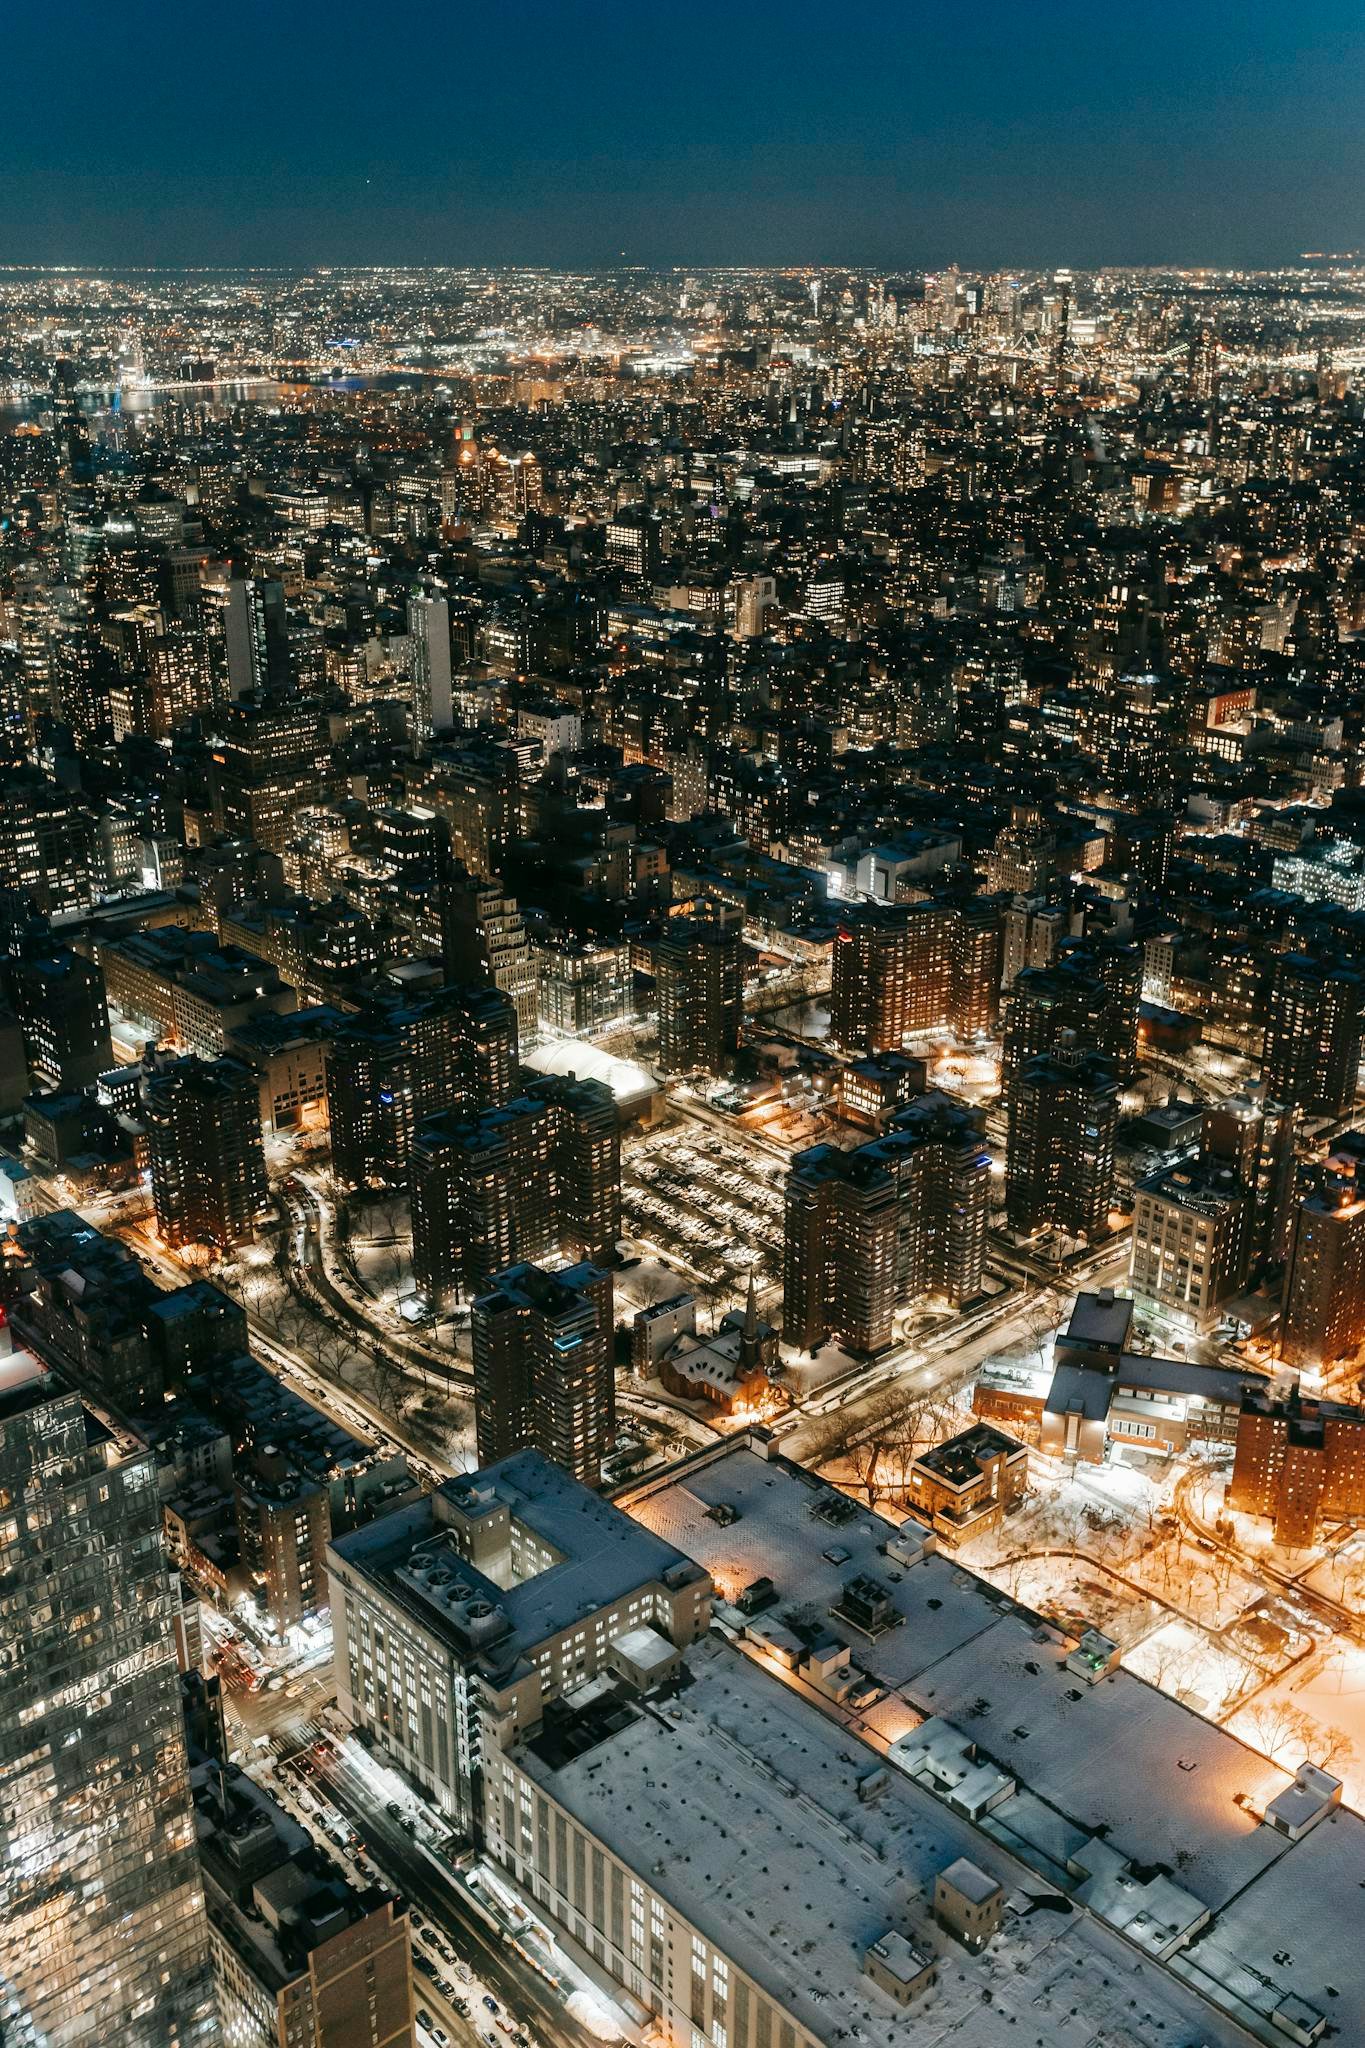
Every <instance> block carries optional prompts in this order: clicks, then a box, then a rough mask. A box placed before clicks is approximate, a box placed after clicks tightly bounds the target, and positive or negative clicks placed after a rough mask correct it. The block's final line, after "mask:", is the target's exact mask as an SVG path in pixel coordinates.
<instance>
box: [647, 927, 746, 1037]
mask: <svg viewBox="0 0 1365 2048" xmlns="http://www.w3.org/2000/svg"><path fill="white" fill-rule="evenodd" d="M653 964H654V976H655V986H656V989H657V998H658V1008H659V1065H660V1067H661V1069H662V1070H663V1072H664V1073H665V1074H692V1073H698V1072H700V1073H705V1074H728V1073H730V1072H731V1070H732V1068H733V1066H734V1061H735V1054H736V1053H737V1052H738V1051H739V1031H740V1025H741V1023H742V1022H743V1016H744V982H743V974H742V968H741V953H740V934H739V925H738V924H737V923H726V922H722V921H721V920H720V919H714V918H702V917H690V916H673V917H669V918H668V919H666V920H665V923H664V928H663V931H662V933H661V935H660V937H659V939H658V940H657V941H656V943H655V945H654V948H653Z"/></svg>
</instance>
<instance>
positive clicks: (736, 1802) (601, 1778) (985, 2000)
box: [517, 1635, 1237, 2048]
mask: <svg viewBox="0 0 1365 2048" xmlns="http://www.w3.org/2000/svg"><path fill="white" fill-rule="evenodd" d="M685 1669H686V1673H687V1677H688V1679H689V1680H690V1683H687V1684H685V1685H684V1687H683V1689H682V1691H681V1692H680V1693H679V1695H678V1696H677V1697H676V1698H675V1699H672V1700H669V1701H667V1702H666V1703H664V1704H662V1705H659V1706H643V1707H640V1708H639V1709H638V1710H637V1711H636V1712H635V1713H634V1714H633V1715H628V1716H627V1715H623V1714H619V1713H618V1714H615V1715H611V1714H598V1715H597V1717H596V1719H595V1721H594V1723H593V1725H592V1727H591V1728H590V1729H588V1730H587V1731H586V1734H587V1737H588V1740H589V1746H587V1747H585V1748H583V1749H581V1750H578V1751H577V1753H571V1752H570V1751H569V1750H566V1749H564V1748H562V1747H560V1748H556V1749H555V1750H554V1752H553V1753H552V1758H551V1757H547V1756H546V1755H544V1754H541V1753H540V1749H541V1747H542V1746H541V1745H536V1744H533V1745H531V1746H529V1747H527V1748H525V1749H523V1750H521V1751H519V1752H518V1755H517V1761H518V1762H519V1763H520V1765H521V1767H522V1769H523V1770H524V1771H525V1772H526V1775H527V1776H528V1777H530V1778H531V1779H533V1780H534V1782H536V1783H537V1784H538V1785H540V1786H541V1787H542V1789H543V1790H544V1791H545V1792H546V1793H547V1794H548V1795H549V1796H550V1797H551V1798H552V1799H554V1800H556V1801H557V1802H558V1803H559V1805H560V1806H562V1807H563V1808H564V1809H565V1810H566V1811H567V1812H568V1813H570V1814H571V1815H572V1816H573V1817H574V1818H575V1819H576V1820H577V1821H579V1822H580V1823H581V1824H582V1825H583V1826H584V1827H585V1828H586V1829H588V1830H589V1831H590V1832H591V1833H592V1834H593V1835H594V1836H596V1837H597V1838H598V1839H599V1840H600V1841H602V1842H603V1843H604V1844H605V1845H606V1847H607V1848H608V1849H610V1850H611V1851H612V1852H613V1853H614V1854H615V1855H617V1856H618V1857H620V1858H621V1860H622V1861H624V1862H625V1863H626V1864H628V1865H630V1866H631V1867H634V1868H636V1869H640V1870H642V1871H645V1872H647V1873H648V1879H649V1882H650V1884H651V1885H652V1886H653V1887H654V1889H655V1890H656V1891H657V1892H658V1893H659V1894H660V1895H661V1896H662V1897H663V1898H664V1899H665V1900H667V1902H668V1903H669V1904H670V1905H671V1906H672V1907H673V1908H674V1910H675V1911H676V1912H678V1913H679V1914H680V1915H681V1916H682V1917H683V1918H684V1919H685V1920H687V1921H688V1922H690V1923H691V1925H692V1926H694V1927H695V1928H697V1929H698V1930H699V1931H700V1932H701V1934H702V1935H703V1936H704V1937H705V1938H706V1939H707V1940H708V1941H710V1942H711V1943H713V1944H714V1946H715V1947H716V1948H717V1949H718V1950H719V1951H720V1952H721V1953H722V1954H725V1955H727V1956H729V1957H730V1958H731V1959H732V1960H733V1961H734V1962H735V1963H736V1964H737V1965H738V1966H739V1967H740V1968H741V1969H742V1970H743V1971H744V1972H745V1973H746V1975H748V1976H749V1977H750V1978H751V1979H752V1980H753V1981H754V1982H755V1983H757V1984H759V1985H760V1986H762V1987H763V1988H764V1989H765V1990H767V1991H768V1992H769V1993H770V1994H771V1995H772V1997H773V1998H774V1999H775V2000H777V2001H778V2002H779V2003H780V2004H781V2005H782V2006H783V2007H784V2008H785V2009H786V2010H787V2011H789V2012H790V2013H791V2014H792V2015H793V2017H794V2018H795V2019H796V2020H797V2021H798V2022H799V2024H800V2025H801V2026H802V2027H803V2028H806V2029H808V2030H809V2032H810V2033H811V2034H812V2035H813V2036H814V2038H815V2039H817V2040H826V2041H829V2040H834V2039H836V2038H846V2037H847V2036H848V2035H849V2034H850V2033H853V2034H855V2035H856V2037H857V2039H858V2040H859V2041H860V2042H861V2043H863V2044H864V2048H904V2043H905V2041H906V2039H907V2028H908V2029H909V2031H910V2032H913V2033H914V2035H915V2038H917V2039H919V2038H923V2039H924V2040H925V2042H926V2043H928V2042H938V2041H944V2042H946V2041H949V2040H958V2039H960V2040H962V2041H964V2042H965V2041H970V2043H971V2048H1022V2044H1024V2043H1028V2044H1030V2048H1031V2044H1032V2043H1033V2042H1034V2041H1036V2040H1038V2039H1043V2040H1045V2041H1046V2042H1047V2044H1048V2048H1093V2044H1094V2043H1095V2042H1096V2041H1097V2040H1099V2041H1104V2042H1108V2041H1110V2040H1112V2041H1113V2042H1115V2043H1118V2042H1120V2041H1121V2042H1123V2044H1124V2048H1159V2044H1160V2048H1172V2044H1177V2043H1180V2044H1183V2043H1184V2042H1186V2041H1196V2040H1197V2041H1202V2042H1208V2043H1209V2044H1211V2048H1213V2044H1217V2048H1231V2044H1232V2042H1233V2041H1234V2040H1235V2039H1236V2038H1237V2036H1236V2035H1235V2033H1234V2031H1233V2030H1232V2029H1231V2028H1225V2027H1224V2026H1223V2025H1222V2023H1221V2022H1220V2021H1219V2020H1218V2019H1217V2018H1216V2017H1215V2016H1214V2015H1212V2014H1211V2013H1210V2012H1209V2011H1208V2009H1207V2007H1205V2006H1203V2005H1202V2003H1201V2002H1200V2001H1199V2000H1198V1999H1197V1998H1196V1997H1195V1996H1194V1995H1193V1994H1191V1993H1190V1992H1189V1991H1188V1990H1187V1989H1186V1988H1185V1987H1183V1986H1182V1985H1180V1984H1179V1983H1178V1982H1176V1981H1175V1980H1174V1979H1172V1978H1164V1977H1162V1976H1161V1975H1160V1974H1159V1973H1157V1972H1155V1971H1153V1970H1152V1969H1151V1968H1150V1967H1147V1968H1144V1967H1143V1964H1142V1961H1141V1959H1140V1958H1139V1957H1137V1956H1135V1955H1134V1954H1132V1953H1130V1952H1129V1951H1127V1950H1125V1949H1124V1948H1123V1947H1122V1946H1121V1944H1120V1943H1119V1942H1118V1940H1117V1939H1116V1938H1115V1937H1114V1936H1112V1935H1111V1934H1110V1933H1109V1932H1108V1931H1107V1930H1106V1929H1104V1928H1103V1927H1101V1926H1099V1925H1098V1924H1097V1923H1096V1922H1095V1921H1094V1920H1093V1919H1092V1918H1091V1917H1090V1916H1089V1915H1087V1914H1084V1913H1082V1912H1079V1911H1075V1910H1070V1911H1068V1910H1065V1909H1061V1910H1057V1909H1048V1908H1037V1907H1034V1908H1033V1909H1032V1910H1028V1906H1029V1901H1028V1900H1026V1899H1021V1904H1023V1905H1024V1907H1025V1910H1024V1911H1022V1912H1020V1913H1018V1914H1011V1915H1010V1916H1009V1918H1008V1921H1007V1924H1006V1926H1005V1928H1004V1929H1003V1930H1002V1933H1001V1935H1000V1936H999V1938H998V1939H997V1940H996V1941H995V1942H994V1943H993V1944H992V1945H991V1947H990V1949H989V1950H988V1951H987V1952H986V1953H985V1954H984V1955H982V1956H979V1957H975V1958H970V1957H968V1956H966V1955H965V1954H964V1953H962V1952H960V1951H959V1950H958V1949H957V1948H956V1947H955V1946H954V1945H953V1944H952V1942H951V1941H948V1940H946V1939H945V1938H944V1937H943V1936H942V1935H940V1934H939V1933H938V1932H937V1931H936V1930H935V1929H934V1927H933V1925H932V1920H931V1909H932V1901H933V1887H934V1880H935V1878H936V1877H937V1875H938V1874H939V1872H940V1871H943V1870H947V1869H948V1868H949V1867H950V1866H951V1865H953V1864H955V1863H957V1862H958V1861H959V1860H960V1859H961V1858H964V1857H965V1858H967V1859H969V1860H970V1861H971V1862H972V1863H973V1864H975V1865H976V1866H977V1867H978V1868H980V1869H982V1870H983V1871H984V1872H985V1873H986V1875H987V1876H988V1877H993V1878H996V1879H998V1881H999V1882H1000V1883H1001V1885H1002V1887H1003V1888H1004V1890H1005V1891H1006V1893H1007V1894H1009V1895H1012V1896H1015V1897H1019V1896H1020V1887H1021V1884H1023V1883H1027V1882H1028V1881H1029V1880H1028V1879H1027V1875H1026V1873H1025V1872H1023V1871H1022V1870H1021V1868H1020V1867H1019V1866H1018V1865H1017V1864H1015V1863H1014V1862H1013V1861H1012V1859H1011V1858H1010V1857H1009V1856H1008V1855H1006V1854H1004V1853H1002V1852H1000V1851H999V1850H996V1849H994V1848H993V1847H992V1845H990V1844H988V1843H984V1842H983V1840H982V1837H981V1836H980V1835H979V1834H978V1833H977V1832H976V1831H975V1830H974V1829H973V1828H972V1827H971V1826H970V1825H969V1824H968V1823H967V1822H966V1821H963V1820H960V1819H959V1818H958V1817H957V1816H956V1815H954V1814H953V1813H951V1812H950V1811H949V1810H948V1809H947V1808H946V1807H944V1806H942V1805H941V1804H940V1803H939V1802H938V1801H937V1800H936V1799H935V1798H934V1797H933V1796H932V1795H931V1794H930V1793H928V1792H926V1791H924V1790H923V1789H922V1788H921V1787H919V1786H918V1785H916V1784H914V1783H912V1782H911V1781H910V1780H909V1779H908V1778H906V1777H905V1776H904V1775H903V1774H901V1773H899V1772H896V1771H894V1770H893V1771H888V1772H887V1776H886V1783H885V1785H884V1786H883V1787H882V1789H881V1791H880V1793H879V1795H878V1796H877V1797H876V1798H875V1799H872V1800H868V1799H866V1798H861V1797H860V1796H859V1788H860V1781H862V1780H864V1779H865V1778H866V1776H867V1774H868V1773H869V1772H872V1771H876V1770H877V1769H878V1767H879V1765H880V1759H879V1758H878V1757H877V1756H876V1755H874V1754H873V1753H872V1752H870V1751H869V1750H868V1749H867V1748H866V1747H865V1746H864V1745H863V1744H862V1743H860V1742H859V1741H857V1740H856V1739H853V1738H851V1737H850V1736H849V1735H848V1734H847V1733H846V1732H845V1731H844V1730H843V1729H841V1728H840V1727H839V1726H838V1725H837V1724H836V1723H834V1722H831V1721H829V1720H828V1719H827V1718H826V1717H825V1716H824V1715H823V1714H821V1713H820V1712H819V1710H818V1709H817V1708H815V1707H813V1706H810V1705H808V1704H807V1703H806V1702H805V1701H804V1700H802V1699H800V1698H798V1697H797V1696H796V1695H794V1694H793V1693H791V1692H790V1691H788V1690H787V1689H786V1688H784V1687H782V1686H780V1685H778V1684H777V1683H775V1682H774V1680H773V1679H772V1678H771V1676H770V1675H769V1674H768V1673H767V1672H765V1671H763V1670H761V1669H759V1668H758V1667H756V1666H755V1665H754V1664H753V1663H751V1662H750V1660H749V1659H748V1658H746V1657H745V1656H743V1655H742V1654H741V1653H740V1652H738V1651H737V1650H735V1649H733V1648H731V1647H730V1646H729V1645H727V1644H725V1643H723V1642H722V1641H720V1640H719V1639H718V1638H717V1637H716V1636H714V1635H713V1636H711V1637H708V1638H707V1639H706V1640H704V1641H703V1642H701V1643H698V1644H696V1645H694V1646H693V1648H692V1649H691V1650H689V1651H688V1652H687V1655H686V1658H685ZM593 1736H597V1740H596V1741H595V1742H594V1741H592V1739H591V1738H592V1737H593ZM1033 1882H1034V1896H1035V1897H1036V1896H1037V1895H1038V1894H1040V1893H1041V1892H1042V1891H1043V1890H1045V1887H1042V1886H1039V1885H1037V1883H1036V1880H1035V1881H1033ZM892 1927H895V1928H897V1929H898V1930H899V1929H900V1928H902V1927H905V1928H907V1929H908V1938H909V1939H910V1941H912V1942H913V1943H914V1944H915V1946H916V1947H917V1948H923V1949H924V1950H925V1951H926V1952H928V1953H937V1954H939V1956H940V1958H941V1968H940V1972H939V1981H938V1984H937V1985H936V1986H935V1987H934V1988H933V1990H931V1991H928V1992H926V1993H925V1994H924V1995H923V1996H922V1997H921V1998H919V1999H917V2000H916V2003H915V2007H914V2014H913V2017H912V2018H910V2019H907V2015H906V2013H905V2012H904V2010H903V2009H902V2008H901V2007H899V2006H898V2005H896V2004H895V2003H894V2002H893V2001H892V2000H891V1999H890V1998H889V1997H887V1996H886V1995H885V1994H884V1993H882V1992H881V1991H879V1990H878V1989H877V1987H876V1986H875V1985H874V1984H873V1983H872V1982H871V1981H870V1979H869V1978H868V1977H867V1976H866V1975H865V1974H864V1971H863V1956H864V1954H865V1953H866V1951H867V1949H868V1948H869V1947H870V1945H871V1944H872V1943H873V1942H874V1941H877V1940H879V1939H880V1938H881V1937H882V1936H883V1935H885V1934H886V1932H887V1930H888V1929H889V1928H892ZM987 1992H989V1997H987V1996H986V1994H987Z"/></svg>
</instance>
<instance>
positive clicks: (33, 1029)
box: [9, 946, 114, 1091]
mask: <svg viewBox="0 0 1365 2048" xmlns="http://www.w3.org/2000/svg"><path fill="white" fill-rule="evenodd" d="M9 981H10V989H11V991H12V994H13V998H14V1007H15V1011H16V1013H17V1015H18V1017H19V1021H20V1023H21V1024H22V1025H23V1029H24V1057H25V1059H26V1061H27V1063H28V1071H29V1075H30V1077H31V1079H32V1080H33V1083H34V1085H35V1086H36V1087H40V1088H55V1089H57V1090H59V1091H61V1090H66V1089H75V1090H84V1089H86V1088H93V1087H94V1085H95V1083H96V1081H97V1080H98V1079H99V1076H100V1075H101V1074H103V1073H105V1072H107V1071H108V1069H109V1068H110V1067H112V1066H113V1064H114V1054H113V1048H112V1045H111V1043H110V1038H109V1006H108V1004H107V1002H106V1000H105V994H104V975H103V974H102V972H101V971H100V969H99V968H98V967H97V966H96V965H95V963H94V962H93V961H91V960H87V959H85V958H84V957H83V956H82V955H81V954H80V953H73V952H71V951H70V950H69V949H68V948H67V947H65V946H63V947H55V946H54V947H52V948H51V949H50V950H49V949H46V948H44V949H41V950H37V951H33V952H25V953H24V954H23V955H22V956H21V957H20V958H19V959H17V960H15V961H14V962H12V964H11V967H10V975H9Z"/></svg>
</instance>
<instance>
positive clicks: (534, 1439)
mask: <svg viewBox="0 0 1365 2048" xmlns="http://www.w3.org/2000/svg"><path fill="white" fill-rule="evenodd" d="M472 1336H473V1344H474V1419H475V1427H476V1430H477V1435H478V1449H479V1463H480V1464H481V1465H488V1464H492V1463H493V1462H494V1461H495V1460H496V1459H498V1458H505V1457H507V1456H509V1455H510V1453H511V1452H513V1451H522V1450H526V1449H528V1448H529V1449H533V1450H538V1451H541V1452H543V1453H544V1455H545V1456H546V1457H547V1458H552V1459H553V1460H554V1462H555V1464H556V1465H562V1466H563V1467H564V1470H565V1471H566V1472H572V1474H573V1476H574V1478H575V1479H581V1480H582V1482H583V1484H584V1485H585V1486H596V1485H598V1484H599V1482H600V1480H601V1476H602V1460H603V1458H604V1457H605V1455H606V1453H607V1451H608V1450H609V1449H610V1447H611V1441H612V1437H613V1435H614V1433H615V1415H616V1403H615V1391H614V1374H613V1368H612V1346H613V1338H614V1333H613V1328H612V1284H611V1274H610V1273H609V1272H604V1271H603V1270H602V1269H601V1267H599V1266H591V1265H588V1264H586V1263H585V1264H580V1265H576V1266H566V1267H564V1269H563V1270H562V1271H561V1272H558V1273H546V1272H544V1271H543V1270H542V1268H541V1267H539V1266H532V1265H520V1266H513V1267H511V1268H510V1269H509V1270H508V1271H507V1272H505V1273H499V1274H498V1276H497V1278H496V1280H495V1281H494V1283H493V1286H492V1288H491V1290H490V1291H489V1292H488V1293H487V1294H485V1295H481V1296H480V1297H479V1299H478V1300H477V1301H476V1302H475V1303H474V1310H473V1319H472Z"/></svg>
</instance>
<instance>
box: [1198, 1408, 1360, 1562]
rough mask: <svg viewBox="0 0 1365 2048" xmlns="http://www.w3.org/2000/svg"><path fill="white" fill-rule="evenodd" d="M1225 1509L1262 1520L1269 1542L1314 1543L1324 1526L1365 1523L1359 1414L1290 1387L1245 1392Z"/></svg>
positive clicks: (1296, 1544)
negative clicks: (1280, 1392) (1269, 1528)
mask: <svg viewBox="0 0 1365 2048" xmlns="http://www.w3.org/2000/svg"><path fill="white" fill-rule="evenodd" d="M1228 1506H1229V1507H1231V1508H1236V1509H1238V1510H1239V1511H1240V1512H1241V1513H1243V1514H1248V1515H1266V1516H1268V1517H1269V1518H1270V1520H1271V1521H1272V1522H1273V1523H1274V1525H1275V1529H1274V1533H1275V1540H1276V1542H1277V1543H1287V1544H1290V1545H1292V1546H1294V1547H1295V1548H1306V1547H1307V1546H1308V1545H1310V1544H1312V1543H1314V1542H1316V1541H1317V1536H1318V1529H1319V1525H1320V1524H1321V1523H1322V1522H1325V1521H1331V1522H1358V1521H1361V1520H1365V1408H1352V1407H1348V1406H1347V1405H1346V1404H1345V1403H1344V1402H1340V1401H1318V1400H1312V1399H1309V1398H1308V1397H1306V1396H1304V1395H1302V1394H1301V1393H1300V1391H1299V1388H1298V1386H1297V1384H1296V1385H1294V1386H1293V1387H1291V1389H1290V1390H1289V1392H1288V1394H1286V1395H1284V1396H1283V1397H1279V1396H1277V1395H1276V1394H1275V1393H1274V1392H1273V1391H1272V1390H1271V1389H1270V1388H1269V1387H1265V1388H1261V1387H1256V1388H1252V1389H1250V1390H1249V1391H1248V1392H1247V1394H1246V1396H1245V1398H1244V1400H1243V1402H1242V1413H1241V1416H1240V1418H1239V1419H1238V1423H1237V1449H1236V1452H1235V1454H1234V1457H1233V1464H1232V1477H1231V1479H1230V1480H1229V1481H1228Z"/></svg>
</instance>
